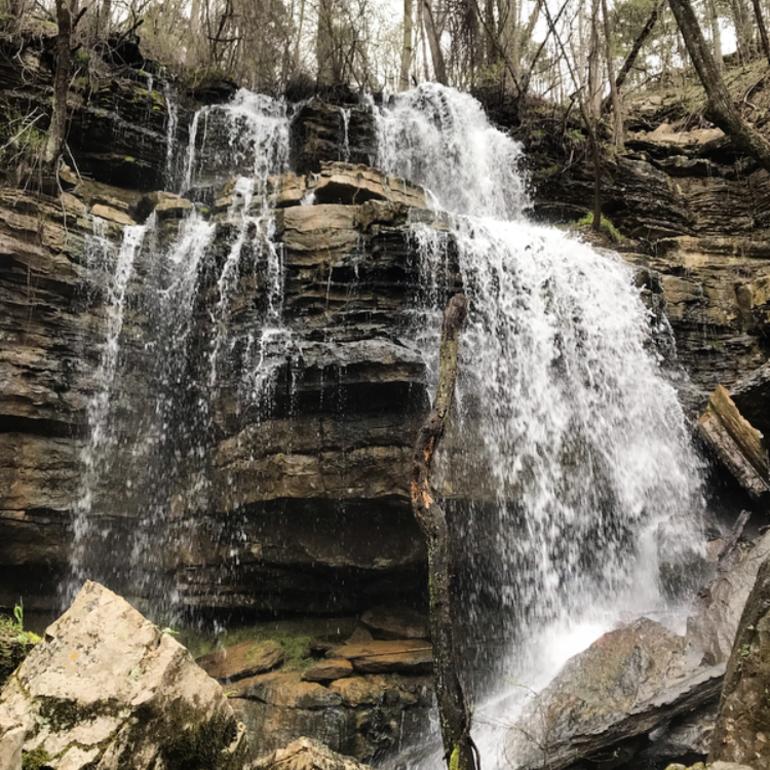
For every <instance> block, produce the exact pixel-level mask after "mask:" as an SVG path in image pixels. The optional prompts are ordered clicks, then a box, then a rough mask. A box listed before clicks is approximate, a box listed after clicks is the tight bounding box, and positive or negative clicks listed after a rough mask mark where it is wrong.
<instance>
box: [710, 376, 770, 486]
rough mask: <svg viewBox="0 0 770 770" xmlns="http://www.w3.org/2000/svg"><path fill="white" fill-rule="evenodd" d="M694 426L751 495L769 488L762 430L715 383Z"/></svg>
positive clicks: (769, 465) (768, 462) (769, 461)
mask: <svg viewBox="0 0 770 770" xmlns="http://www.w3.org/2000/svg"><path fill="white" fill-rule="evenodd" d="M698 430H699V432H700V434H701V436H702V438H703V439H704V441H705V442H706V444H707V445H708V447H709V448H710V449H711V451H712V452H713V453H714V455H715V457H716V458H717V459H718V460H719V462H720V463H721V464H722V465H723V466H724V467H725V468H726V469H727V470H728V471H729V472H730V474H731V475H732V476H733V478H735V480H736V481H737V482H738V483H739V484H740V485H741V487H743V489H745V490H746V492H748V494H749V495H751V497H753V498H755V499H758V498H760V497H763V496H764V495H766V494H767V493H768V492H770V459H769V458H768V452H767V447H766V446H765V443H764V437H763V436H762V434H761V433H760V432H759V431H758V430H757V429H756V428H755V427H754V426H753V425H752V424H751V423H750V422H749V421H748V420H747V419H746V418H745V417H744V416H743V415H742V414H741V413H740V411H739V410H738V407H737V406H736V405H735V402H734V401H733V400H732V398H731V397H730V394H729V393H728V392H727V390H726V389H725V388H724V387H722V385H718V386H717V387H716V389H715V390H714V392H713V393H712V394H711V396H710V397H709V402H708V406H707V407H706V410H705V411H704V412H703V414H702V415H701V417H700V419H699V420H698Z"/></svg>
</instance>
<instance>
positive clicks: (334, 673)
mask: <svg viewBox="0 0 770 770" xmlns="http://www.w3.org/2000/svg"><path fill="white" fill-rule="evenodd" d="M352 673H353V665H352V664H351V662H350V661H349V660H345V658H329V659H327V660H320V661H318V663H316V664H314V665H312V666H311V667H310V668H308V669H305V671H303V672H302V679H304V680H305V681H306V682H331V681H333V680H335V679H341V678H342V677H344V676H350V675H351V674H352Z"/></svg>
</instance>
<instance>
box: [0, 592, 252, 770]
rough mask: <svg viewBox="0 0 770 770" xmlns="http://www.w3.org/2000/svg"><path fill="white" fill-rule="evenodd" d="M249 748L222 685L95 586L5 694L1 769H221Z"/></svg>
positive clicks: (0, 697)
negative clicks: (31, 764) (32, 765)
mask: <svg viewBox="0 0 770 770" xmlns="http://www.w3.org/2000/svg"><path fill="white" fill-rule="evenodd" d="M244 751H245V740H244V738H243V729H242V726H241V725H239V723H238V722H237V720H236V719H235V716H234V714H233V710H232V709H231V708H230V705H229V703H228V701H227V698H226V697H225V695H224V692H223V691H222V688H221V687H220V686H219V685H218V684H217V683H216V682H215V681H214V680H213V679H211V678H210V677H209V676H208V675H207V674H206V673H205V672H204V671H203V670H202V669H201V668H199V667H198V666H197V665H196V664H195V662H194V661H193V659H192V657H191V656H190V654H189V653H188V652H187V650H186V649H185V648H184V647H182V645H181V644H179V643H178V642H177V641H175V640H174V639H173V637H171V636H170V635H169V634H167V633H164V632H162V631H160V630H159V629H158V628H157V627H156V626H155V625H153V624H152V623H150V621H148V620H147V619H146V618H144V617H143V616H142V615H141V614H140V613H139V612H137V610H135V609H134V608H133V607H131V605H130V604H128V602H126V601H125V600H124V599H122V598H121V597H119V596H117V595H116V594H114V593H112V592H111V591H109V590H107V589H106V588H104V587H103V586H101V585H99V584H98V583H93V582H90V581H89V582H87V583H86V584H85V585H84V586H83V588H82V589H81V591H80V593H79V594H78V595H77V597H76V598H75V601H74V602H73V603H72V606H71V607H70V608H69V609H68V610H67V612H65V613H64V614H63V615H62V616H61V617H60V618H59V619H58V620H57V621H56V622H54V623H53V624H52V625H51V626H49V627H48V629H47V630H46V632H45V636H44V639H43V641H42V642H41V643H40V644H38V645H37V646H36V647H35V648H34V649H33V650H32V652H31V653H30V654H29V656H28V657H27V658H26V660H25V661H24V662H23V663H22V664H21V666H20V667H19V668H18V669H17V670H16V672H15V674H14V675H13V676H12V677H11V678H10V679H9V680H8V682H7V683H6V684H5V686H4V688H3V690H2V693H0V770H20V768H21V767H22V766H23V767H28V766H30V763H33V762H36V763H37V764H35V765H34V766H35V767H38V766H45V767H49V768H53V770H65V768H66V770H81V768H82V769H83V770H84V769H85V768H93V767H97V766H98V767H99V768H100V770H111V769H112V768H114V769H115V770H117V768H121V770H124V769H126V770H143V769H144V768H158V767H161V766H162V767H163V768H165V770H173V769H174V768H176V769H177V770H182V768H185V769H186V770H194V768H199V770H219V769H222V770H224V769H225V768H233V769H235V768H240V767H241V766H242V757H243V753H244Z"/></svg>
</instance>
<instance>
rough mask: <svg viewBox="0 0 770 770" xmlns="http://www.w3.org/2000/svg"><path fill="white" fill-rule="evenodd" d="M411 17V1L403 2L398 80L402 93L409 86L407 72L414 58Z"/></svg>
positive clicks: (412, 12)
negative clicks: (402, 36)
mask: <svg viewBox="0 0 770 770" xmlns="http://www.w3.org/2000/svg"><path fill="white" fill-rule="evenodd" d="M413 17H414V9H413V7H412V0H404V41H403V44H402V47H401V77H400V78H399V88H400V89H401V90H402V91H406V90H407V89H408V88H409V86H410V82H409V71H410V70H411V68H412V59H413V57H414V24H413V21H412V19H413Z"/></svg>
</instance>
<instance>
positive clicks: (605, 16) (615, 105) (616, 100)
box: [599, 0, 623, 150]
mask: <svg viewBox="0 0 770 770" xmlns="http://www.w3.org/2000/svg"><path fill="white" fill-rule="evenodd" d="M602 20H603V22H604V54H605V55H604V58H605V59H606V60H607V79H608V80H609V81H610V98H611V99H612V114H613V132H612V133H613V139H614V141H615V147H616V148H617V149H618V150H622V149H623V110H622V107H621V104H620V93H619V90H618V84H617V82H616V81H615V68H614V66H613V64H612V43H613V34H612V22H611V21H610V14H609V11H608V10H607V0H602ZM599 109H600V111H601V106H600V108H599Z"/></svg>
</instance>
